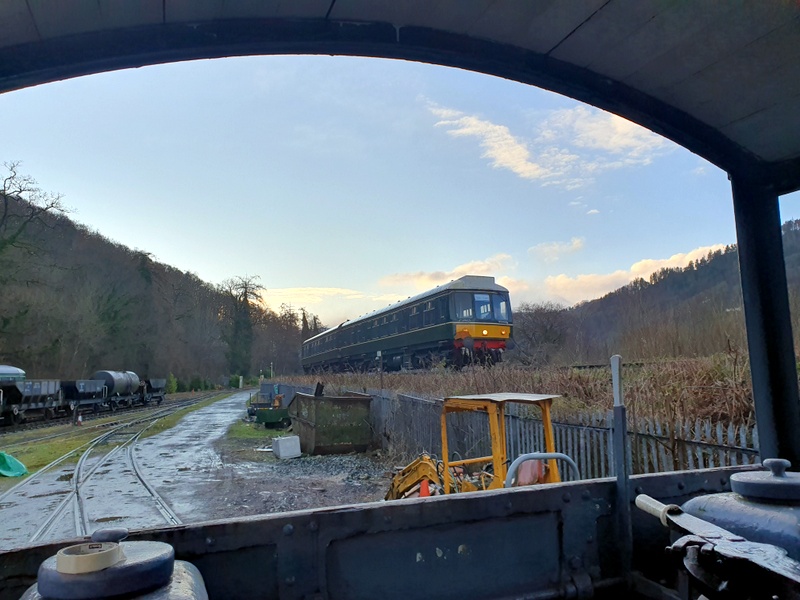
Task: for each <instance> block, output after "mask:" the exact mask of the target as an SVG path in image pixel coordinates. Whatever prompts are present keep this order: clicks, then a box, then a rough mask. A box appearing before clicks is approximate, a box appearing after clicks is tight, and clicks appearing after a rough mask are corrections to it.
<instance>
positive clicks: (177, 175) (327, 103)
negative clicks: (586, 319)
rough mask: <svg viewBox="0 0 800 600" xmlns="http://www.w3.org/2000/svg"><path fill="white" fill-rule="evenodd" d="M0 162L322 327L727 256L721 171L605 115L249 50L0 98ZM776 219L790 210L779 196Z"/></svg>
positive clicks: (595, 290)
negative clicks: (465, 287)
mask: <svg viewBox="0 0 800 600" xmlns="http://www.w3.org/2000/svg"><path fill="white" fill-rule="evenodd" d="M0 131H2V132H3V155H2V156H0V162H8V161H21V162H22V171H23V172H24V173H26V174H29V175H31V176H33V177H34V178H35V179H36V180H37V181H38V182H39V184H40V186H41V187H42V188H43V189H45V190H47V191H52V192H59V193H62V194H63V195H64V198H65V202H66V204H67V205H68V206H70V207H71V208H72V210H73V212H72V215H71V216H72V217H73V218H74V219H75V220H77V221H80V222H82V223H84V224H86V225H88V226H89V227H91V228H93V229H95V230H97V231H99V232H101V233H102V234H103V235H105V236H106V237H108V238H111V239H113V240H115V241H118V242H121V243H123V244H125V245H128V246H130V247H133V248H138V249H141V250H144V251H147V252H150V253H152V254H153V255H154V257H155V258H156V259H157V260H160V261H162V262H165V263H168V264H171V265H173V266H175V267H177V268H179V269H181V270H184V271H191V272H193V273H196V274H197V275H198V276H199V277H201V278H202V279H204V280H206V281H209V282H211V283H219V282H221V281H222V280H224V279H226V278H229V277H232V276H237V275H251V276H259V277H260V282H261V284H262V285H263V286H264V287H265V288H266V293H265V300H266V302H267V303H268V304H269V305H270V306H271V307H273V308H278V307H279V306H280V305H281V304H282V303H286V304H291V305H292V306H293V307H295V308H300V307H305V308H307V309H309V310H310V311H312V312H314V313H316V314H318V315H320V316H321V318H322V320H323V322H324V323H325V324H327V325H335V324H336V323H338V322H340V321H342V320H344V319H347V318H353V317H357V316H359V315H361V314H363V313H365V312H368V311H371V310H374V309H376V308H381V307H383V306H386V305H387V304H389V303H391V302H394V301H396V300H398V299H401V298H406V297H407V296H410V295H413V294H416V293H419V292H421V291H424V290H426V289H429V288H431V287H433V286H435V285H438V284H440V283H443V282H446V281H449V280H450V279H453V278H456V277H459V276H461V275H466V274H476V275H493V276H495V277H496V278H497V280H498V282H499V283H501V284H503V285H505V286H506V287H508V288H509V289H510V290H511V293H512V302H513V303H515V304H519V303H520V302H523V301H533V302H536V301H543V300H553V301H557V302H562V303H564V304H573V303H575V302H578V301H580V300H586V299H591V298H595V297H598V296H600V295H603V294H604V293H607V292H608V291H611V290H613V289H616V288H617V287H620V286H622V285H625V284H626V283H627V282H629V281H630V280H631V279H632V278H634V277H636V276H643V277H647V276H648V275H649V274H650V273H651V272H652V271H654V270H657V269H658V268H661V267H663V266H684V265H685V264H686V263H687V262H688V261H689V260H690V259H692V258H697V257H698V256H702V255H705V254H707V253H708V251H709V250H710V249H713V248H715V247H718V246H720V245H725V244H730V243H735V230H734V221H733V211H732V207H731V195H730V187H729V184H728V181H727V176H726V174H725V173H723V172H722V171H720V170H719V169H717V168H716V167H714V166H712V165H710V164H709V163H707V162H706V161H704V160H703V159H701V158H699V157H698V156H695V155H693V154H691V153H689V152H688V151H686V150H684V149H682V148H680V147H679V146H677V145H675V144H673V143H671V142H669V141H667V140H665V139H663V138H660V137H658V136H656V135H655V134H652V133H650V132H649V131H646V130H644V129H642V128H640V127H638V126H636V125H633V124H631V123H629V122H627V121H625V120H623V119H620V118H619V117H615V116H613V115H610V114H608V113H604V112H602V111H599V110H597V109H595V108H593V107H590V106H587V105H584V104H581V103H578V102H575V101H573V100H571V99H569V98H565V97H562V96H558V95H556V94H552V93H550V92H546V91H543V90H539V89H537V88H533V87H529V86H525V85H522V84H519V83H516V82H511V81H506V80H503V79H498V78H493V77H488V76H485V75H480V74H476V73H470V72H465V71H459V70H456V69H450V68H444V67H436V66H431V65H424V64H418V63H412V62H404V61H386V60H380V59H362V58H345V57H296V56H285V57H252V58H236V59H222V60H213V61H197V62H188V63H180V64H172V65H161V66H155V67H146V68H141V69H133V70H126V71H120V72H115V73H106V74H101V75H95V76H90V77H84V78H80V79H73V80H69V81H64V82H58V83H54V84H49V85H45V86H39V87H37V88H31V89H26V90H20V91H16V92H11V93H7V94H3V95H1V96H0ZM781 210H782V217H783V219H784V220H786V219H790V218H798V217H800V210H798V208H797V195H794V196H788V197H786V198H783V199H782V203H781Z"/></svg>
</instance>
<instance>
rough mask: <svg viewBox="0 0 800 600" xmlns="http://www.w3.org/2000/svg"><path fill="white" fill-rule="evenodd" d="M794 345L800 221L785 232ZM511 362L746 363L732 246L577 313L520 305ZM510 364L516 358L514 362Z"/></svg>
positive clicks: (799, 327) (799, 308)
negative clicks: (730, 358)
mask: <svg viewBox="0 0 800 600" xmlns="http://www.w3.org/2000/svg"><path fill="white" fill-rule="evenodd" d="M782 231H783V245H784V251H785V254H786V270H787V278H788V281H789V294H790V298H789V300H790V306H791V309H792V320H793V325H792V326H793V331H794V334H795V345H796V346H797V345H798V339H800V338H799V336H798V333H799V332H800V323H799V322H798V318H799V317H800V294H798V291H799V290H800V221H789V222H787V223H785V224H784V225H783V227H782ZM514 322H515V330H514V337H515V338H516V341H517V343H518V345H519V348H518V350H517V351H515V352H514V353H512V356H513V357H515V358H516V359H518V360H520V361H521V362H523V363H527V364H565V365H567V364H605V363H607V362H608V359H609V357H610V356H611V355H612V354H622V355H623V357H625V359H626V360H628V361H642V360H655V359H663V358H679V357H681V358H685V357H698V356H710V355H712V354H716V353H720V352H725V353H729V354H731V355H738V356H742V357H745V356H746V348H747V344H746V339H747V338H746V334H745V326H744V313H743V310H742V293H741V283H740V279H739V256H738V252H737V249H736V246H735V245H732V246H728V247H726V248H725V249H724V250H720V251H716V252H712V253H710V254H709V255H708V256H707V257H705V258H703V259H700V260H698V261H695V262H692V263H690V264H689V265H688V266H687V267H685V268H674V269H662V270H661V271H658V272H656V273H654V274H653V275H651V277H650V278H649V280H647V281H646V280H644V279H637V280H635V281H633V282H631V283H630V284H628V285H627V286H625V287H623V288H620V289H618V290H616V291H614V292H611V293H610V294H607V295H605V296H603V297H602V298H599V299H597V300H593V301H591V302H584V303H581V304H578V305H577V306H575V307H572V308H565V307H562V306H558V305H555V304H552V303H544V304H522V305H520V306H517V307H516V311H515V313H514ZM510 358H511V357H510Z"/></svg>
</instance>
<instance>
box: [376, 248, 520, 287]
mask: <svg viewBox="0 0 800 600" xmlns="http://www.w3.org/2000/svg"><path fill="white" fill-rule="evenodd" d="M511 261H512V259H511V256H510V255H508V254H495V255H494V256H490V257H489V258H486V259H484V260H474V261H471V262H468V263H464V264H461V265H458V266H456V267H455V268H453V269H452V270H450V271H417V272H415V273H395V274H393V275H388V276H386V277H384V278H383V279H381V280H380V282H379V283H380V285H381V286H383V287H404V288H405V289H409V288H413V289H416V290H418V291H421V292H422V291H425V290H429V289H431V288H434V287H436V286H437V285H442V284H443V283H447V282H448V281H452V280H453V279H458V278H459V277H463V276H464V275H491V276H493V275H495V274H496V273H498V272H500V271H507V270H508V269H509V268H511V267H512V265H511Z"/></svg>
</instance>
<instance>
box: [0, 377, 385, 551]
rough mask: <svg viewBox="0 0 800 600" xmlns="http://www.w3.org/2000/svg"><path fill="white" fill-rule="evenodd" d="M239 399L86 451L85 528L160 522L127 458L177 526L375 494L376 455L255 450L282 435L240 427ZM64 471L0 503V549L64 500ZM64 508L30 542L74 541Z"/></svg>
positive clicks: (15, 543)
mask: <svg viewBox="0 0 800 600" xmlns="http://www.w3.org/2000/svg"><path fill="white" fill-rule="evenodd" d="M247 399H248V394H247V393H246V392H245V393H241V392H240V393H236V394H233V395H231V396H230V397H228V398H224V399H222V400H219V401H217V402H215V403H213V404H212V405H210V406H206V407H203V408H200V409H198V410H196V411H194V412H191V413H188V414H186V415H185V416H184V417H183V418H182V419H181V420H180V421H178V422H177V423H176V424H175V426H174V427H172V428H171V429H168V430H165V431H163V432H160V433H158V434H156V435H153V436H152V437H148V438H144V439H141V440H139V442H138V443H137V444H136V446H135V448H134V449H132V450H130V451H129V450H128V449H127V448H126V449H124V451H123V452H118V453H117V454H116V455H115V458H114V459H111V461H110V462H105V461H106V459H104V458H102V456H103V455H104V454H105V452H107V451H108V450H109V449H110V447H111V444H108V445H107V446H105V447H99V448H98V449H97V450H96V451H95V452H93V453H92V455H91V456H90V459H89V462H88V463H87V467H86V469H87V471H90V470H91V469H92V467H93V466H94V465H95V464H97V465H98V467H102V468H98V469H97V471H96V473H95V474H94V476H92V478H91V480H90V481H87V482H85V483H84V484H83V485H82V486H81V495H82V497H83V498H84V500H85V507H86V514H87V515H88V519H89V520H88V529H89V531H94V530H95V529H99V528H103V527H127V528H129V529H139V528H147V527H163V526H165V525H167V522H165V520H164V518H163V517H162V516H161V515H160V514H159V513H158V511H157V510H156V509H155V504H154V501H153V499H152V498H151V497H149V496H148V495H147V494H146V493H145V492H144V488H143V486H141V484H140V483H139V482H138V481H137V480H136V478H135V476H134V467H133V463H132V462H130V460H129V459H131V458H133V459H135V462H136V463H137V464H138V466H139V468H140V470H141V471H142V473H143V475H144V476H145V477H146V479H147V480H148V482H149V483H150V484H151V485H152V486H153V487H154V488H155V489H156V490H157V491H158V493H159V494H160V495H161V496H162V498H163V499H164V500H165V501H166V502H167V504H169V506H170V507H171V508H172V510H173V511H174V512H175V513H176V514H177V516H178V517H179V518H180V520H181V521H182V522H183V523H195V522H200V521H209V520H215V519H224V518H231V517H241V516H251V515H259V514H266V513H278V512H286V511H293V510H302V509H308V508H317V507H330V506H339V505H343V504H354V503H363V502H371V501H376V500H382V499H383V497H384V495H385V493H386V490H387V489H388V485H389V481H390V471H391V466H389V465H387V463H386V461H385V460H383V458H382V457H381V456H380V454H379V453H377V452H372V453H363V454H346V455H336V456H305V455H304V456H301V457H299V458H294V459H285V460H280V459H277V458H276V457H275V456H274V455H273V454H272V453H271V452H263V451H257V449H264V448H269V447H271V445H272V438H273V437H277V436H281V435H291V431H283V430H266V429H265V428H264V427H263V426H255V425H254V424H246V423H243V419H245V418H246V402H247ZM31 435H39V436H41V433H36V434H31ZM34 443H35V442H34ZM113 461H117V462H113ZM73 469H74V461H72V462H70V463H69V464H66V463H65V464H64V465H62V466H60V467H58V468H56V469H55V470H53V471H51V472H48V473H46V474H44V475H43V476H42V477H41V478H39V479H37V480H36V481H32V482H31V485H29V486H27V487H26V488H25V492H24V493H23V494H22V496H18V495H15V496H13V497H9V498H7V499H5V500H4V501H3V502H0V522H4V523H6V527H4V528H2V530H1V531H0V550H3V549H9V548H14V547H19V546H21V545H26V544H28V543H30V540H31V536H32V535H33V534H34V532H35V531H36V530H37V529H38V528H39V526H40V525H41V522H42V520H43V519H44V518H46V516H48V515H49V514H50V511H52V510H53V509H54V508H55V506H56V505H57V504H58V503H59V502H60V501H61V500H62V499H63V498H65V497H66V494H67V492H68V490H69V489H70V487H71V485H72V484H71V480H72V471H73ZM68 513H69V510H67V511H65V514H64V515H63V516H62V518H61V519H60V520H59V521H58V522H57V523H58V524H57V525H55V526H54V527H53V528H52V531H50V532H48V534H47V535H46V536H42V537H41V538H40V540H39V541H49V540H61V539H69V538H72V537H74V536H75V533H74V531H75V529H74V522H75V518H74V515H72V514H68ZM62 525H63V526H62Z"/></svg>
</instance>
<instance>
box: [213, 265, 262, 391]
mask: <svg viewBox="0 0 800 600" xmlns="http://www.w3.org/2000/svg"><path fill="white" fill-rule="evenodd" d="M258 279H259V277H258V276H248V275H245V276H244V277H233V278H231V279H227V280H225V281H223V282H222V284H220V286H219V290H220V292H222V293H223V294H224V295H225V296H226V298H227V300H228V302H227V306H225V307H224V308H223V310H222V314H223V318H224V320H225V321H226V322H227V325H228V327H227V330H228V335H227V342H228V364H229V366H230V369H231V373H236V374H239V375H249V374H250V371H251V366H252V365H251V362H252V355H253V320H254V319H253V316H254V315H253V313H254V311H255V310H256V309H257V308H259V307H260V306H261V304H262V300H261V295H260V293H259V292H261V290H263V289H264V287H263V286H262V285H260V284H259V283H258Z"/></svg>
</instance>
